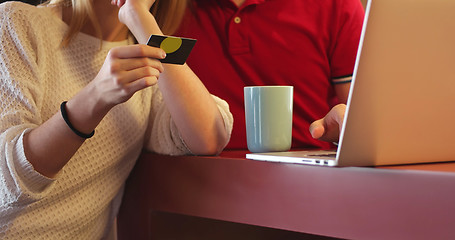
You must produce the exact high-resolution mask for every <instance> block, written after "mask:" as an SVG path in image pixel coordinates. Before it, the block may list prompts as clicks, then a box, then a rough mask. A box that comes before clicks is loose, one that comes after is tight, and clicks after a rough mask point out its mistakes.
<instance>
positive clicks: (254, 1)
mask: <svg viewBox="0 0 455 240" xmlns="http://www.w3.org/2000/svg"><path fill="white" fill-rule="evenodd" d="M226 1H227V2H230V3H231V4H232V5H234V6H236V5H235V3H234V2H233V1H232V0H226ZM265 1H267V0H246V1H245V3H243V5H242V6H241V7H240V8H245V7H247V6H249V5H255V4H261V3H263V2H265Z"/></svg>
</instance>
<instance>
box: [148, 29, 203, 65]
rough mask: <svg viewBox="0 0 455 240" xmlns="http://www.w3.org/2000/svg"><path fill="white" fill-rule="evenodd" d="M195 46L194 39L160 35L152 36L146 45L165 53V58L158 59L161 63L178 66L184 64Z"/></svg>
mask: <svg viewBox="0 0 455 240" xmlns="http://www.w3.org/2000/svg"><path fill="white" fill-rule="evenodd" d="M195 44H196V39H191V38H181V37H174V36H161V35H152V36H150V38H149V40H148V42H147V45H149V46H152V47H158V48H161V49H163V50H164V51H165V52H166V58H164V59H160V61H161V62H162V63H170V64H179V65H182V64H184V63H185V61H186V59H187V58H188V56H189V55H190V52H191V50H192V49H193V47H194V45H195Z"/></svg>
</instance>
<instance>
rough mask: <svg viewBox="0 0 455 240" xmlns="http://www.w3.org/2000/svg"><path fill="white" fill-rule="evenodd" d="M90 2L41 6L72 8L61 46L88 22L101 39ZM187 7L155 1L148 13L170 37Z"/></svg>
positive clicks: (183, 1)
mask: <svg viewBox="0 0 455 240" xmlns="http://www.w3.org/2000/svg"><path fill="white" fill-rule="evenodd" d="M91 1H93V0H48V1H47V2H45V3H43V4H42V5H57V6H72V11H73V15H72V18H71V21H70V24H69V29H68V31H67V32H66V34H65V37H64V39H63V41H62V46H67V45H68V44H69V43H70V42H71V40H72V39H73V37H74V36H76V34H77V33H78V32H79V31H80V30H81V29H82V27H83V25H84V24H85V23H86V21H88V20H90V21H91V22H92V23H93V26H94V28H95V31H96V33H97V35H98V37H99V38H102V34H101V27H100V25H99V22H98V19H97V18H96V15H95V14H94V12H93V7H92V3H91ZM187 5H188V0H156V1H155V3H154V4H153V6H152V8H151V9H150V11H151V13H152V14H153V15H154V16H155V19H156V21H157V23H158V26H159V27H160V28H161V31H162V32H163V33H164V34H166V35H172V34H173V33H175V32H176V31H177V29H178V27H179V25H180V22H181V21H182V19H183V15H184V13H185V10H186V8H187Z"/></svg>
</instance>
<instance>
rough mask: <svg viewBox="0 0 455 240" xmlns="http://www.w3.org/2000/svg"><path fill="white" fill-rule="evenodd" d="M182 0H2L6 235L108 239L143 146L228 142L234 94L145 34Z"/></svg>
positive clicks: (0, 191)
mask: <svg viewBox="0 0 455 240" xmlns="http://www.w3.org/2000/svg"><path fill="white" fill-rule="evenodd" d="M184 3H185V1H182V0H166V1H160V2H158V1H157V3H155V5H154V0H126V1H119V2H116V1H114V2H112V3H110V2H109V1H107V0H93V1H91V0H73V1H72V2H70V1H66V0H64V1H50V2H48V3H45V4H43V5H41V6H39V7H34V6H31V5H27V4H23V3H19V2H7V3H3V4H1V5H0V40H1V43H2V44H1V47H0V80H1V81H0V97H1V103H0V149H1V151H2V154H1V155H0V199H1V202H0V216H1V217H0V238H1V239H21V238H31V239H40V238H42V239H77V238H80V239H100V238H105V237H106V236H108V234H109V232H110V231H111V230H112V229H113V228H112V227H113V222H114V219H115V216H116V213H117V209H118V206H119V204H120V200H121V195H122V192H123V191H122V187H123V184H124V181H125V179H126V178H127V176H128V174H129V172H130V170H131V169H132V167H133V165H134V163H135V160H136V159H137V157H138V156H139V154H140V152H141V149H142V147H143V146H144V145H145V146H146V148H147V149H149V150H151V151H155V152H158V153H163V154H172V155H177V154H190V153H192V154H217V153H219V152H220V151H221V150H222V149H223V148H224V146H225V145H226V144H227V142H228V140H229V137H230V132H231V130H232V121H233V120H232V116H231V114H230V112H229V107H228V105H227V104H226V103H225V102H224V101H223V100H221V99H219V98H217V97H215V96H212V95H210V94H209V92H208V91H207V89H206V88H205V87H204V85H203V84H202V83H201V82H200V80H199V79H198V77H197V76H196V75H195V74H194V73H193V72H192V71H191V70H190V69H189V68H188V66H186V65H183V66H181V65H168V64H161V62H160V61H159V59H161V58H164V57H165V53H164V51H163V50H161V49H159V48H153V47H150V46H146V45H144V44H145V43H146V42H147V40H148V38H149V36H150V35H151V34H160V35H161V34H163V32H162V31H161V29H163V30H164V31H165V32H164V33H165V34H172V31H173V29H175V28H176V26H177V25H178V24H179V21H180V19H181V15H182V12H183V10H184V9H181V8H182V6H183V7H185V4H184ZM152 5H154V6H153V8H152V10H153V12H154V13H155V16H156V18H155V17H154V15H152V14H151V13H150V12H149V9H150V8H151V7H152ZM168 16H172V19H170V18H165V17H168ZM130 33H132V35H134V38H135V39H133V38H132V37H131V34H130ZM135 41H137V42H138V43H139V44H134V42H135ZM95 128H96V132H95ZM92 136H93V137H92Z"/></svg>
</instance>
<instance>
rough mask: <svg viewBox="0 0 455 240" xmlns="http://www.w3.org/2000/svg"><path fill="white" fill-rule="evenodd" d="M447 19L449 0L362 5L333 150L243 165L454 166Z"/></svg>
mask: <svg viewBox="0 0 455 240" xmlns="http://www.w3.org/2000/svg"><path fill="white" fill-rule="evenodd" d="M454 12H455V1H453V0H369V1H368V3H367V6H366V10H365V20H364V23H363V29H362V35H361V38H360V44H359V50H358V52H357V58H356V64H355V68H354V75H353V80H352V83H351V89H350V92H349V97H348V102H347V110H346V113H345V119H344V124H343V126H342V130H341V133H340V141H339V145H338V148H337V149H336V150H334V151H316V152H315V151H288V152H270V153H248V154H247V155H246V158H248V159H255V160H263V161H275V162H289V163H301V164H314V165H323V166H379V165H396V164H416V163H430V162H446V161H455V106H454V105H455V15H454ZM452 104H454V105H452ZM302 131H305V129H302Z"/></svg>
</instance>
